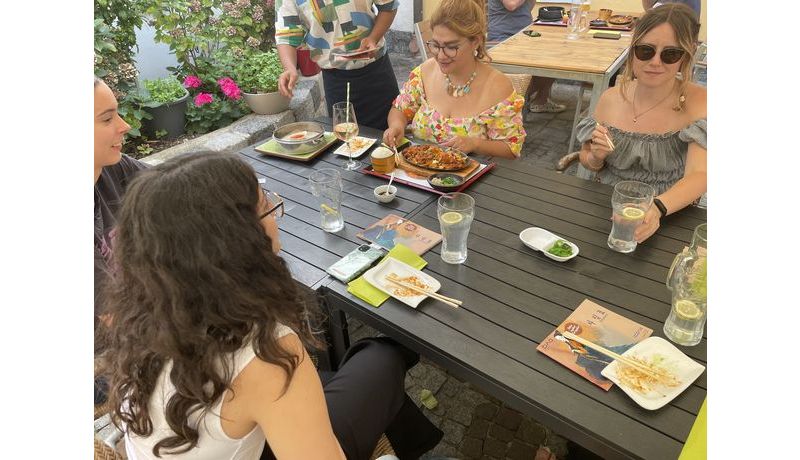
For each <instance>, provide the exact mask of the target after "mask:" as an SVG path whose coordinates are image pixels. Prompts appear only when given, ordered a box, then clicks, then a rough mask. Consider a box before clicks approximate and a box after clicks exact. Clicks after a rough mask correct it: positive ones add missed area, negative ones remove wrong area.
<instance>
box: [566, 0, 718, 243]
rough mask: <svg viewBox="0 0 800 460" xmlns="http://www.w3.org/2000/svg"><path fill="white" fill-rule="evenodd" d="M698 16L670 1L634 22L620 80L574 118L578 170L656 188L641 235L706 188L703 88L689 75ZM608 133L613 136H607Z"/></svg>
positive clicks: (597, 177) (586, 174) (639, 230)
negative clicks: (592, 109) (585, 113)
mask: <svg viewBox="0 0 800 460" xmlns="http://www.w3.org/2000/svg"><path fill="white" fill-rule="evenodd" d="M699 32H700V24H699V22H698V21H697V16H696V15H695V13H694V11H693V10H692V9H691V8H689V7H688V6H686V5H683V4H680V3H669V4H665V5H662V6H659V7H657V8H654V9H652V10H649V11H648V12H647V13H645V14H644V15H643V16H642V17H641V19H639V21H637V23H636V28H635V29H634V33H633V38H632V41H631V50H630V53H629V54H628V61H627V63H626V66H625V71H624V73H623V75H622V79H621V83H620V84H619V85H617V86H615V87H613V88H609V89H608V90H606V91H605V92H604V93H603V95H602V96H601V97H600V100H599V102H598V104H597V107H596V108H595V112H594V114H593V116H591V117H588V118H585V119H583V120H581V121H580V123H579V124H578V128H577V138H578V140H579V141H580V142H581V143H582V148H581V151H580V154H579V159H580V165H579V167H578V176H579V177H583V178H586V179H594V180H597V181H598V182H602V183H605V184H609V185H613V184H615V183H617V182H618V181H621V180H637V181H640V182H645V183H648V184H650V185H652V186H653V187H654V188H655V190H656V195H657V196H656V199H655V200H654V204H653V206H652V207H651V208H650V210H648V211H647V213H646V214H645V218H644V222H643V223H642V224H641V225H640V226H639V227H638V228H637V229H636V234H635V238H636V240H637V241H638V242H642V241H644V240H645V239H647V238H649V237H650V236H651V235H652V234H653V233H655V231H656V230H657V229H658V227H659V225H660V221H661V218H662V217H665V216H666V215H668V214H671V213H673V212H676V211H678V210H680V209H683V208H685V207H686V206H688V205H690V204H692V203H694V202H696V201H697V200H699V198H700V197H701V196H702V195H703V194H704V193H705V191H706V126H707V122H706V90H705V88H704V87H702V86H699V85H697V84H695V83H692V82H691V81H690V78H691V75H692V72H691V69H692V62H693V56H694V52H695V50H696V47H697V39H698V34H699ZM609 140H610V141H611V143H609Z"/></svg>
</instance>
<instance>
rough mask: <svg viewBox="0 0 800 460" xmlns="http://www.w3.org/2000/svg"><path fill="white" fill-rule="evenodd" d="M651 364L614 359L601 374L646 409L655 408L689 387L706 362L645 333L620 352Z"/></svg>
mask: <svg viewBox="0 0 800 460" xmlns="http://www.w3.org/2000/svg"><path fill="white" fill-rule="evenodd" d="M622 356H624V357H626V358H630V359H633V360H635V361H638V362H639V363H641V364H644V365H645V366H646V367H648V368H650V369H651V371H653V372H652V373H650V374H648V373H645V372H642V371H641V370H640V369H638V368H636V367H634V366H629V365H626V364H623V363H621V362H619V361H613V362H612V363H611V364H609V365H608V366H606V367H605V368H604V369H603V370H602V372H601V374H603V376H604V377H605V378H607V379H609V380H611V381H612V382H614V383H615V384H617V385H618V386H619V387H620V388H621V389H622V391H624V392H625V393H627V394H628V396H630V397H631V399H633V400H634V401H635V402H636V403H637V404H639V405H640V406H642V407H644V408H645V409H647V410H656V409H660V408H661V407H663V406H664V405H665V404H667V403H669V402H670V401H672V400H673V399H675V397H676V396H678V395H679V394H681V393H683V391H684V390H686V389H687V388H689V385H691V384H692V382H694V381H695V380H697V378H698V377H700V376H701V375H702V374H703V372H704V371H705V369H706V368H705V366H703V365H702V364H699V363H697V362H695V361H694V360H692V359H691V358H689V357H688V356H686V355H685V354H684V353H683V352H682V351H680V350H679V349H678V348H677V347H676V346H675V345H673V344H671V343H670V342H668V341H667V340H665V339H662V338H661V337H648V338H646V339H644V340H642V341H641V342H639V343H637V344H636V345H634V346H633V347H631V348H630V349H628V351H626V352H625V353H623V354H622Z"/></svg>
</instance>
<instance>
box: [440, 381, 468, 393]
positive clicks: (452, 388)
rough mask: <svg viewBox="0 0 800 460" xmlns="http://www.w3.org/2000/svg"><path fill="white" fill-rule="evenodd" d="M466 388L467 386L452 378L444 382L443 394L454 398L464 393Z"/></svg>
mask: <svg viewBox="0 0 800 460" xmlns="http://www.w3.org/2000/svg"><path fill="white" fill-rule="evenodd" d="M465 386H466V385H464V383H462V382H460V381H459V380H458V379H456V378H454V377H450V378H448V379H447V381H446V382H444V385H442V393H443V394H444V395H445V396H447V397H450V398H452V397H455V396H457V395H458V394H459V393H461V392H462V391H464V388H465Z"/></svg>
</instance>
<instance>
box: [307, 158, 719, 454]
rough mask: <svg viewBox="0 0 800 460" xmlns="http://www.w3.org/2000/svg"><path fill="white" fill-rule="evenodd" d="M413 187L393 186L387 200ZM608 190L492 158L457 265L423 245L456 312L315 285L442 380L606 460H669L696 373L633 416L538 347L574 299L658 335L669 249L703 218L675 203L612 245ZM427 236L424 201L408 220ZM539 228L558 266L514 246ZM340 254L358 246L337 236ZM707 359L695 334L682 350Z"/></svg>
mask: <svg viewBox="0 0 800 460" xmlns="http://www.w3.org/2000/svg"><path fill="white" fill-rule="evenodd" d="M409 192H411V190H410V189H407V188H405V187H401V189H400V192H399V195H400V196H403V195H404V194H405V193H409ZM611 192H612V188H611V187H608V186H605V185H602V184H598V183H594V182H588V181H584V180H581V179H577V178H575V177H571V176H563V175H559V174H555V173H553V172H550V171H545V170H540V169H537V168H533V167H530V166H527V165H523V164H520V163H515V162H510V161H505V160H501V161H499V162H498V166H497V167H496V168H495V170H494V171H492V172H491V173H490V174H488V175H487V176H486V177H484V178H482V179H481V180H480V181H478V182H477V183H476V184H474V185H473V187H471V188H470V189H469V190H468V191H467V193H469V194H470V195H472V196H473V197H474V198H475V200H476V216H475V220H474V222H473V224H472V230H471V232H470V237H469V255H468V258H467V261H466V263H464V264H463V265H449V264H446V263H444V262H442V260H441V258H440V255H439V250H440V246H437V247H435V248H434V249H432V250H431V251H428V252H427V253H426V254H425V255H424V258H425V260H426V261H428V266H427V267H426V269H425V271H426V272H428V273H430V274H431V275H433V276H434V277H436V278H437V279H438V280H439V281H440V282H441V283H442V291H441V292H442V293H443V294H445V295H448V296H451V297H455V298H458V299H461V300H463V301H464V305H463V306H462V307H461V308H458V309H453V308H451V307H448V306H446V305H444V304H441V303H438V302H434V301H432V300H426V301H424V302H423V303H422V304H420V306H419V308H418V309H417V310H414V309H411V308H409V307H407V306H406V305H404V304H401V303H400V302H398V301H396V300H395V299H389V300H388V301H386V302H385V303H384V304H383V305H382V306H381V307H380V308H374V307H372V306H369V305H367V304H366V303H364V302H362V301H361V300H359V299H358V298H356V297H354V296H352V295H350V294H349V293H348V292H347V289H346V286H345V285H344V284H342V283H340V282H338V281H336V280H332V279H329V281H328V282H327V283H324V285H323V287H322V290H323V291H324V292H325V297H326V298H327V299H328V302H329V303H330V305H331V306H332V307H333V308H334V309H341V310H343V311H345V312H346V313H348V314H350V315H353V316H354V317H357V318H358V319H360V320H361V321H363V322H365V323H367V324H369V325H371V326H372V327H374V328H376V329H378V330H379V331H381V332H383V333H385V334H387V335H390V336H392V337H394V338H396V339H397V340H399V341H400V342H402V343H404V344H405V345H406V346H408V347H410V348H412V349H414V350H416V351H418V352H420V353H422V354H424V355H425V356H427V357H428V358H429V359H431V360H432V361H434V362H436V363H437V364H439V365H441V366H443V367H444V368H446V369H447V371H448V372H450V373H452V374H454V375H455V376H457V377H459V378H461V379H464V380H467V381H469V382H471V383H473V384H476V385H478V386H480V387H481V388H482V389H484V390H486V391H487V392H489V393H491V394H492V395H494V396H495V397H497V398H499V399H501V400H503V401H504V402H505V403H507V404H509V405H511V406H512V407H514V408H516V409H517V410H520V411H522V412H524V413H526V414H528V415H530V416H532V417H534V418H536V419H537V420H539V421H540V422H542V423H545V424H547V425H548V426H550V427H551V428H552V429H554V430H555V431H556V432H558V433H560V434H562V435H564V436H565V437H567V438H569V439H571V440H573V441H575V442H577V443H579V444H581V445H583V446H584V447H586V448H588V449H590V450H592V451H594V452H596V453H597V454H599V455H602V456H603V457H604V458H647V459H675V458H677V457H678V455H679V453H680V451H681V448H682V446H683V443H684V442H685V441H686V438H687V436H688V435H689V431H690V430H691V427H692V423H693V422H694V420H695V418H696V416H697V412H698V410H699V409H700V406H701V404H702V402H703V400H704V398H705V396H706V375H705V374H703V375H702V376H701V377H700V378H699V379H698V380H697V381H696V382H695V383H694V384H693V385H692V386H690V387H689V388H688V389H687V390H686V391H685V392H684V393H683V394H681V395H680V396H678V397H677V398H676V399H675V400H673V401H672V402H671V403H670V404H668V405H667V406H665V407H663V408H662V409H660V410H658V411H647V410H645V409H642V408H640V407H639V406H638V405H636V403H634V402H633V401H632V400H631V399H630V398H628V396H627V395H625V394H624V393H623V392H622V390H620V389H619V388H616V387H613V388H612V389H611V390H610V391H608V392H606V391H603V390H602V389H600V388H598V387H596V386H595V385H593V384H592V383H590V382H589V381H587V380H585V379H583V378H582V377H580V376H579V375H577V374H575V373H574V372H572V371H570V370H569V369H567V368H565V367H563V366H562V365H560V364H559V363H557V362H555V361H554V360H552V359H550V358H549V357H547V356H545V355H544V354H542V353H539V352H537V351H536V346H537V345H538V344H539V342H540V341H541V340H542V339H544V338H545V337H547V336H548V334H550V333H552V331H553V329H554V328H555V327H556V326H557V325H558V324H560V323H561V322H562V321H563V320H564V318H566V317H567V316H568V315H569V314H570V313H571V312H572V311H573V310H574V309H575V308H576V307H577V306H578V305H579V304H580V303H581V301H582V300H583V299H585V298H589V299H591V300H593V301H595V302H597V303H599V304H600V305H603V306H605V307H607V308H609V309H610V310H612V311H614V312H616V313H619V314H621V315H623V316H626V317H628V318H630V319H632V320H634V321H637V322H639V323H641V324H643V325H645V326H647V327H650V328H651V329H653V330H654V333H653V335H656V336H661V337H663V330H662V328H663V323H664V320H665V319H666V317H667V314H668V312H669V308H670V293H669V291H668V290H667V288H666V286H665V284H664V280H665V278H666V274H667V270H668V268H669V265H670V263H671V262H672V260H673V257H674V255H675V254H676V253H677V252H679V251H680V250H681V249H682V248H683V247H684V246H686V245H687V244H688V242H689V241H690V239H691V236H692V230H693V229H694V227H695V226H697V225H699V224H700V223H703V222H705V219H706V214H705V211H704V210H702V209H698V208H691V209H686V210H683V211H681V212H678V213H676V214H674V215H672V216H670V217H668V218H667V219H665V222H664V225H663V226H662V228H661V229H659V231H658V233H657V234H656V235H654V236H653V237H651V238H650V239H649V240H648V241H646V242H645V243H644V244H642V245H640V246H639V247H638V248H637V249H636V251H635V252H634V253H632V254H620V253H617V252H614V251H611V250H610V249H609V248H608V246H607V245H606V239H607V237H608V233H609V231H610V229H611V221H610V216H611V207H610V202H611ZM410 219H411V220H413V221H414V222H416V223H418V224H421V225H423V226H426V227H428V228H430V229H436V230H438V228H439V224H438V221H437V220H436V204H435V202H433V201H430V202H429V203H428V204H427V205H424V206H423V207H422V208H421V209H419V210H418V211H416V212H414V213H412V214H411V215H410ZM530 226H538V227H543V228H546V229H548V230H550V231H552V232H554V233H556V234H558V235H561V236H563V237H565V238H567V239H569V240H571V241H573V242H575V243H576V244H577V245H578V246H579V247H580V254H579V255H578V257H576V258H575V259H572V260H571V261H568V262H565V263H559V262H555V261H552V260H550V259H548V258H546V257H545V256H544V255H542V254H541V253H539V252H535V251H533V250H531V249H529V248H527V247H525V246H524V245H523V244H522V242H521V241H520V240H519V236H518V235H519V232H520V231H522V230H523V229H524V228H526V227H530ZM345 239H346V240H347V241H344V239H343V241H342V242H341V245H342V249H341V253H342V254H343V253H345V252H347V251H348V250H350V249H352V248H354V247H355V246H356V245H357V244H358V243H359V241H358V240H355V239H352V238H349V237H347V238H345ZM682 349H683V351H684V352H685V353H686V354H688V355H689V356H690V357H692V358H693V359H695V360H696V361H699V362H700V363H702V364H705V363H706V340H705V338H704V339H703V340H702V342H701V343H700V344H699V345H698V346H695V347H690V348H685V347H684V348H682Z"/></svg>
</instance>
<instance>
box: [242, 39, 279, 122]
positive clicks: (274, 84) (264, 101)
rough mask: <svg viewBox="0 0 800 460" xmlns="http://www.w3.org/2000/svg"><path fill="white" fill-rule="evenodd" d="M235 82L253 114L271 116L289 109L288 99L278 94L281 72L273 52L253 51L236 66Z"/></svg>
mask: <svg viewBox="0 0 800 460" xmlns="http://www.w3.org/2000/svg"><path fill="white" fill-rule="evenodd" d="M235 72H236V81H237V83H238V84H239V87H240V88H241V89H242V94H243V96H244V100H245V102H246V103H247V105H248V106H249V107H250V110H252V111H253V112H255V113H258V114H261V115H272V114H275V113H280V112H283V111H284V110H286V109H288V108H289V98H288V97H285V96H283V95H281V93H279V92H278V77H280V75H281V73H282V72H283V66H282V65H281V60H280V58H278V53H277V51H275V50H272V51H268V52H259V51H253V52H249V53H247V54H246V55H245V56H244V59H242V60H241V61H240V62H239V64H238V65H237V66H236V70H235Z"/></svg>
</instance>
